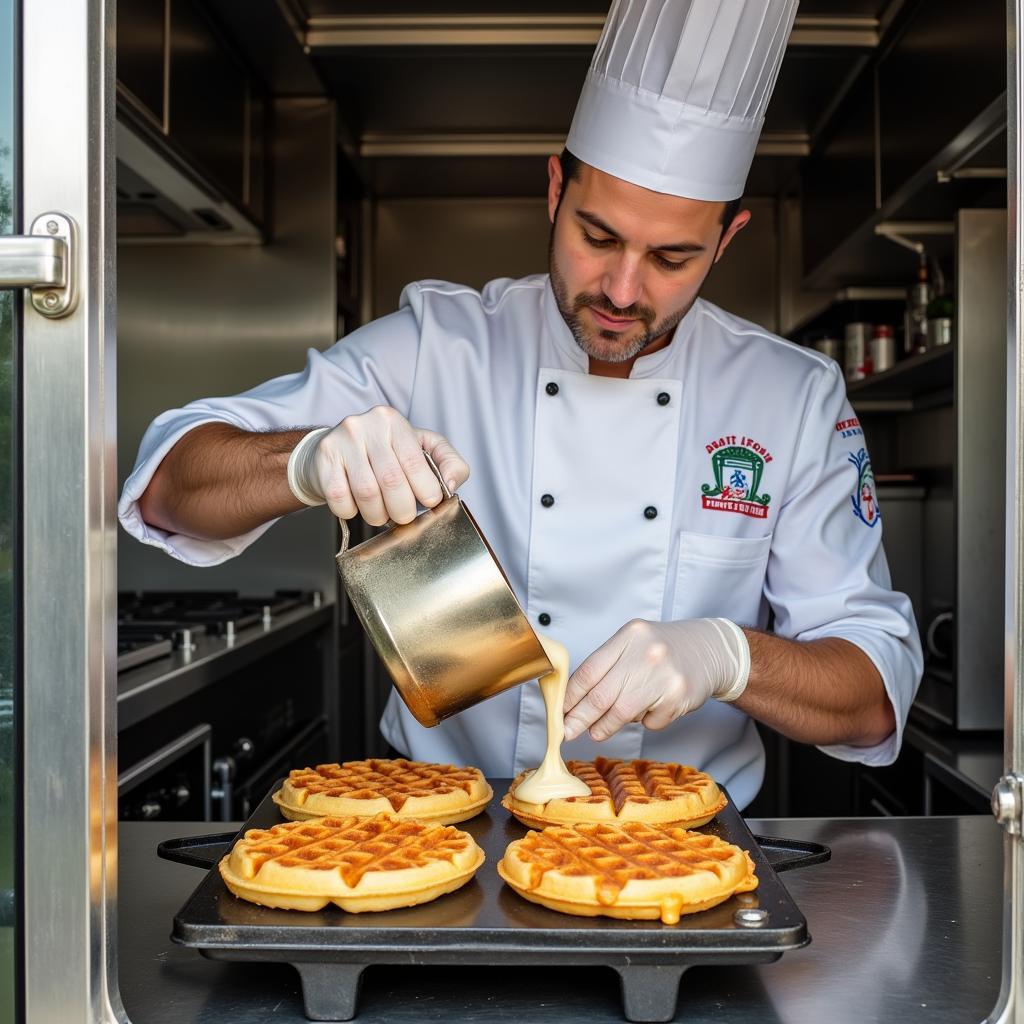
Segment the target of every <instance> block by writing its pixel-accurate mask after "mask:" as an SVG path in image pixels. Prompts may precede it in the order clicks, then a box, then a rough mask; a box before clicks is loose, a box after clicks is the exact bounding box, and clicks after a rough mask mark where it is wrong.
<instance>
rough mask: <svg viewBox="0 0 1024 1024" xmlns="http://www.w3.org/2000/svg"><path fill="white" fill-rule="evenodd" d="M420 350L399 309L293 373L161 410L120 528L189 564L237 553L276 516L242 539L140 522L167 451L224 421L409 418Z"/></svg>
mask: <svg viewBox="0 0 1024 1024" xmlns="http://www.w3.org/2000/svg"><path fill="white" fill-rule="evenodd" d="M418 351H419V328H418V325H417V322H416V318H415V316H414V315H413V313H412V311H411V310H410V309H408V308H403V309H401V310H399V311H398V312H397V313H392V314H391V315H389V316H385V317H382V318H381V319H379V320H375V321H373V322H372V323H370V324H367V325H366V326H365V327H361V328H360V329H359V330H358V331H355V332H353V333H352V334H351V335H349V336H348V337H347V338H344V339H343V340H341V341H339V342H338V343H337V344H336V345H334V346H333V347H331V348H330V349H328V350H327V351H326V352H318V351H317V350H315V349H310V350H309V351H308V353H307V357H306V365H305V368H304V369H302V370H301V371H299V372H298V373H292V374H287V375H286V376H283V377H276V378H275V379H273V380H269V381H267V382H266V383H264V384H260V385H259V386H258V387H255V388H253V389H252V390H250V391H246V392H243V393H242V394H240V395H233V396H230V397H223V398H204V399H201V400H200V401H197V402H190V403H189V404H188V405H186V406H185V407H184V408H182V409H171V410H168V411H167V412H164V413H161V414H160V415H159V416H157V418H156V419H155V420H154V421H153V422H152V423H151V424H150V426H149V429H148V430H147V431H146V433H145V435H144V436H143V438H142V443H141V444H140V445H139V454H138V457H137V459H136V461H135V467H134V469H133V470H132V472H131V474H130V475H129V476H128V479H127V480H126V481H125V484H124V488H123V490H122V492H121V498H120V501H119V502H118V506H117V515H118V519H119V520H120V521H121V525H122V526H123V527H124V528H125V530H126V531H127V532H128V533H130V534H131V535H132V536H133V537H135V538H136V539H138V540H140V541H142V543H143V544H151V545H153V546H155V547H158V548H161V549H162V550H164V551H166V552H167V554H169V555H172V556H174V557H175V558H177V559H179V560H180V561H182V562H185V563H187V564H189V565H196V566H210V565H217V564H219V563H220V562H223V561H225V560H226V559H228V558H232V557H233V556H235V555H237V554H239V553H240V552H242V551H244V550H245V549H246V548H247V547H248V546H249V545H250V544H251V543H252V542H253V541H255V540H256V539H257V538H258V537H259V536H260V535H261V534H263V533H264V532H266V531H267V530H268V529H269V528H270V527H271V526H272V525H273V521H271V522H268V523H264V524H263V525H262V526H260V527H258V528H257V529H255V530H251V531H250V532H249V533H246V534H243V535H242V536H240V537H232V538H230V539H227V540H199V539H197V538H195V537H186V536H184V535H182V534H172V533H167V532H166V531H165V530H159V529H157V528H155V527H153V526H150V525H149V524H148V523H146V522H145V521H144V520H143V518H142V516H141V515H140V513H139V499H140V498H141V497H142V495H143V493H144V492H145V490H146V488H147V487H148V486H149V482H150V480H152V478H153V474H154V473H155V472H156V470H157V467H158V466H159V465H160V463H161V461H162V460H163V458H164V456H165V455H166V454H167V453H168V452H169V451H170V450H171V449H172V448H173V447H174V446H175V445H176V444H177V443H178V441H180V440H181V438H182V437H183V436H184V435H185V434H187V433H188V432H189V431H190V430H193V429H195V428H196V427H198V426H201V425H202V424H204V423H228V424H230V425H231V426H234V427H238V428H239V429H240V430H249V431H272V430H289V429H297V428H303V427H308V428H312V427H315V426H328V425H333V424H336V423H340V422H341V420H343V419H344V418H345V417H346V416H351V415H356V414H358V413H362V412H366V411H367V410H368V409H371V408H373V407H374V406H376V405H390V406H392V407H393V408H395V409H398V411H399V412H401V413H402V414H403V415H408V410H409V406H410V404H411V400H412V389H413V384H414V381H415V374H416V359H417V354H418ZM422 425H423V426H430V424H422Z"/></svg>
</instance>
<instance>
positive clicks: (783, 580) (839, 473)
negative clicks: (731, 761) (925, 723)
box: [765, 366, 922, 765]
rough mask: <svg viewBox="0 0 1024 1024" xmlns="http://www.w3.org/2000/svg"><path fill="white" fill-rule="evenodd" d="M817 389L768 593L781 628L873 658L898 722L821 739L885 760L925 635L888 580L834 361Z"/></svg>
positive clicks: (853, 756) (779, 528)
mask: <svg viewBox="0 0 1024 1024" xmlns="http://www.w3.org/2000/svg"><path fill="white" fill-rule="evenodd" d="M815 391H816V393H815V394H814V396H813V397H812V399H811V401H810V404H809V407H808V409H807V412H806V415H805V419H804V426H803V430H802V433H801V438H800V441H799V444H798V448H797V456H796V459H795V462H794V466H793V472H792V476H791V478H790V483H789V486H788V488H787V492H786V499H785V502H784V503H783V505H782V507H781V508H780V510H779V515H778V521H777V523H776V527H775V531H774V535H773V539H772V547H771V554H770V556H769V561H768V572H767V578H766V584H765V596H766V597H767V599H768V601H769V602H770V604H771V607H772V609H773V611H774V613H775V632H776V633H778V634H779V635H780V636H785V637H790V638H792V639H796V640H816V639H820V638H822V637H840V638H842V639H844V640H847V641H849V642H850V643H853V644H856V645H857V646H858V647H859V648H860V649H861V650H862V651H864V653H865V654H866V655H867V656H868V657H869V658H870V659H871V661H872V662H873V663H874V665H875V667H876V668H877V669H878V672H879V675H880V676H881V677H882V682H883V684H884V686H885V692H886V694H887V695H888V697H889V700H890V701H891V703H892V707H893V711H894V712H895V718H896V728H895V730H894V732H893V733H892V734H891V735H890V736H888V737H887V738H886V739H885V740H883V741H882V742H881V743H879V744H877V745H876V746H872V747H856V746H850V745H845V744H836V745H831V746H822V747H820V748H819V749H820V750H823V751H824V752H825V753H827V754H830V755H831V756H832V757H836V758H838V759H840V760H843V761H859V762H861V763H863V764H866V765H886V764H891V763H892V762H893V761H894V760H895V759H896V756H897V754H899V750H900V744H901V742H902V738H903V728H904V725H905V724H906V720H907V713H908V712H909V710H910V705H911V703H912V701H913V699H914V695H915V693H916V692H917V686H918V683H919V682H920V679H921V666H922V658H921V642H920V637H919V634H918V630H917V624H916V623H915V621H914V612H913V609H912V608H911V605H910V600H909V598H907V597H906V595H904V594H901V593H899V592H897V591H894V590H893V589H892V586H891V581H890V577H889V567H888V564H887V562H886V559H885V552H884V550H883V548H882V535H883V530H884V521H885V510H884V509H879V507H878V503H877V494H876V490H875V484H874V477H873V475H872V470H871V461H870V458H869V456H868V452H867V448H866V446H865V441H864V435H863V432H862V431H861V429H860V424H859V423H858V421H857V418H856V416H855V415H854V413H853V410H852V409H851V407H850V404H849V402H848V401H847V399H846V386H845V383H844V381H843V378H842V376H841V374H840V373H839V370H838V367H836V366H829V367H828V368H827V369H826V370H825V371H824V373H823V376H822V378H821V380H820V382H819V383H818V385H817V387H816V389H815ZM821 685H822V686H828V685H829V680H828V679H826V678H823V679H822V680H821Z"/></svg>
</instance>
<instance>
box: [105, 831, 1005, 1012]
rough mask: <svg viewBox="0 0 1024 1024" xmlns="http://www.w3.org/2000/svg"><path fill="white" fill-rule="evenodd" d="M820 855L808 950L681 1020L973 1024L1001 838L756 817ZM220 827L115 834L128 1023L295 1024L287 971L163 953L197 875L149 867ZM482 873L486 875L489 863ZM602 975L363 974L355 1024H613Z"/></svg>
mask: <svg viewBox="0 0 1024 1024" xmlns="http://www.w3.org/2000/svg"><path fill="white" fill-rule="evenodd" d="M750 825H751V828H752V830H753V831H754V832H757V833H760V834H762V835H770V836H785V837H786V838H791V839H807V840H811V841H813V842H819V843H827V844H828V845H829V846H831V848H832V860H831V861H830V862H829V863H827V864H821V865H817V866H814V867H810V868H805V869H803V870H799V871H792V872H788V873H786V874H784V875H782V876H781V877H782V879H783V881H784V882H785V884H786V886H787V888H788V889H789V891H790V892H791V894H792V895H793V897H794V899H795V900H796V902H797V904H798V905H799V906H800V908H801V910H802V911H803V912H804V914H805V916H806V917H807V921H808V925H809V927H810V931H811V935H812V936H813V941H812V942H811V944H810V946H808V947H806V948H805V949H802V950H796V951H795V952H791V953H787V954H785V955H784V956H783V957H782V959H781V960H779V961H778V962H776V963H774V964H766V965H763V966H755V967H699V968H691V969H690V970H689V971H688V972H686V974H684V975H683V981H682V985H681V988H680V998H679V1014H678V1017H677V1020H686V1021H702V1020H709V1019H712V1018H713V1019H714V1020H715V1021H757V1022H758V1024H767V1022H772V1021H785V1022H801V1024H802V1022H809V1024H819V1022H821V1021H829V1022H830V1024H842V1022H845V1021H850V1022H851V1024H870V1022H874V1021H879V1022H887V1024H888V1022H891V1021H900V1022H904V1021H914V1020H921V1021H927V1022H928V1024H935V1022H944V1021H950V1022H954V1021H955V1022H957V1024H959V1022H962V1021H977V1020H981V1019H983V1018H984V1017H985V1015H986V1014H987V1013H988V1011H989V1010H990V1009H991V1008H992V1007H993V1005H994V1004H995V1000H996V996H997V994H998V991H999V982H1000V956H1001V951H1000V928H1001V912H1002V833H1001V831H1000V830H999V828H998V826H997V825H996V824H995V822H994V821H993V820H992V819H991V818H990V817H988V816H985V815H979V816H977V817H962V818H846V819H835V820H811V819H785V820H783V819H771V820H759V821H755V820H752V821H751V822H750ZM225 827H226V826H225V825H223V824H219V823H218V824H206V825H203V824H180V823H175V824H159V823H156V822H147V823H126V824H123V825H122V826H121V829H120V837H121V838H120V841H121V850H120V857H119V859H120V896H119V899H120V908H121V911H120V918H119V931H120V938H119V944H120V965H121V966H120V983H121V994H122V997H123V1000H124V1005H125V1008H126V1009H127V1011H128V1013H129V1016H130V1017H131V1019H132V1021H133V1022H134V1024H159V1022H165V1021H166V1022H168V1024H171V1022H173V1024H188V1022H192V1021H203V1022H206V1021H209V1022H213V1021H216V1022H218V1024H249V1022H252V1024H256V1022H260V1024H265V1022H266V1021H267V1020H274V1021H304V1020H305V1019H306V1018H305V1016H304V1015H303V1012H302V1000H301V996H300V992H299V982H298V976H297V975H296V973H295V972H294V970H293V969H292V968H291V967H287V966H281V967H276V966H274V965H270V964H226V963H215V962H213V961H210V960H206V959H204V958H203V957H202V956H199V955H198V954H197V953H195V952H194V951H193V950H189V949H184V948H182V947H179V946H176V945H175V944H174V943H172V942H171V941H170V939H169V938H168V935H169V933H170V929H171V919H172V917H173V916H174V914H175V912H176V911H177V910H178V909H179V908H180V906H181V905H182V904H183V903H184V902H185V899H186V897H187V896H188V895H189V893H190V892H191V891H192V889H193V888H194V887H195V885H196V884H197V883H198V882H199V880H200V879H201V877H202V874H201V872H200V871H199V869H197V868H189V867H183V866H181V865H177V864H171V863H169V862H167V861H163V860H160V859H159V858H158V857H157V856H156V844H157V842H159V841H160V840H161V839H168V838H173V837H176V836H185V835H197V834H201V833H203V832H217V831H222V830H223V829H225ZM482 870H488V866H487V865H485V866H484V868H483V869H482ZM617 986H618V982H617V978H616V976H615V974H614V973H613V972H612V971H611V970H610V969H609V970H606V969H602V968H586V967H577V968H572V969H565V970H562V969H556V968H537V969H531V970H530V971H529V974H528V975H527V974H526V972H525V971H524V970H516V969H514V968H506V969H481V968H469V967H463V968H438V967H416V966H409V967H399V968H394V967H392V968H382V967H371V968H369V969H368V970H367V972H366V974H365V975H364V982H363V989H362V996H361V999H360V1004H359V1006H360V1013H359V1017H358V1020H359V1021H364V1022H385V1021H386V1022H388V1024H392V1022H396V1024H397V1022H402V1021H410V1022H411V1021H417V1022H419V1021H433V1020H439V1021H440V1020H443V1021H452V1020H457V1021H459V1022H460V1024H461V1022H475V1021H516V1022H517V1024H521V1022H524V1021H529V1022H531V1024H532V1022H534V1021H567V1022H569V1021H573V1022H575V1021H585V1022H586V1024H596V1022H600V1021H621V1020H622V1009H621V1005H622V1004H621V1001H620V998H619V992H618V987H617Z"/></svg>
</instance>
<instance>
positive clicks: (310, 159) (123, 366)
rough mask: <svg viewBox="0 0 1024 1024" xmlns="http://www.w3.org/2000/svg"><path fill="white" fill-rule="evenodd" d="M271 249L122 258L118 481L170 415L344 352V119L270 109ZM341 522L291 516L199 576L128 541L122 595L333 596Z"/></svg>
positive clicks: (162, 251)
mask: <svg viewBox="0 0 1024 1024" xmlns="http://www.w3.org/2000/svg"><path fill="white" fill-rule="evenodd" d="M273 120H274V141H273V149H272V171H273V173H272V175H271V183H270V184H271V190H272V192H271V195H272V218H273V235H272V239H271V241H270V242H269V243H268V244H267V245H265V246H262V247H258V246H247V247H239V246H228V247H220V246H177V247H170V246H168V247H162V246H158V245H154V246H146V247H137V246H131V247H124V248H122V249H121V259H120V267H119V274H118V303H119V324H118V364H119V366H118V406H119V408H118V437H119V444H118V480H119V481H121V482H123V481H124V479H125V477H126V476H127V475H128V473H129V472H130V471H131V468H132V465H133V464H134V461H135V456H136V452H137V450H138V444H139V441H140V439H141V437H142V434H143V432H144V431H145V429H146V427H147V426H148V425H149V423H150V421H151V420H152V419H153V417H154V416H156V415H158V414H159V413H160V412H162V411H163V410H164V409H167V408H173V407H176V406H180V405H183V404H184V403H186V402H188V401H191V400H193V399H196V398H202V397H205V396H208V395H223V394H234V393H237V392H239V391H243V390H245V389H246V388H249V387H252V386H254V385H256V384H259V383H261V382H262V381H265V380H268V379H269V378H271V377H275V376H278V375H280V374H285V373H291V372H294V371H297V370H301V369H302V367H303V365H304V363H305V356H306V350H307V349H309V348H316V349H325V348H328V347H329V346H330V345H332V344H333V343H334V341H335V328H336V309H335V255H334V229H335V195H334V187H335V185H334V169H335V157H334V153H335V133H334V124H335V110H334V105H333V103H331V102H329V101H326V100H321V99H281V100H277V101H276V102H275V104H274V110H273ZM336 549H337V544H336V542H335V522H334V520H333V519H332V517H331V516H330V515H328V514H327V513H326V511H325V510H323V509H314V510H311V511H307V512H302V513H300V514H298V515H295V516H290V517H286V518H285V519H283V520H282V521H281V522H279V523H277V524H276V525H275V526H274V527H273V528H272V529H271V530H270V531H269V532H268V533H267V534H265V535H264V536H263V537H261V538H260V540H258V541H257V542H256V543H255V544H254V545H253V546H252V547H251V548H249V550H247V551H246V552H244V553H243V554H242V555H240V556H239V557H237V558H234V559H232V560H230V561H229V562H226V563H224V564H223V565H220V566H216V567H213V568H209V569H196V568H192V567H190V566H186V565H182V564H181V563H179V562H176V561H174V560H173V559H171V558H168V557H167V555H165V554H163V553H162V552H160V551H158V550H157V549H156V548H150V547H146V546H144V545H142V544H139V543H137V542H136V541H134V540H131V539H129V538H128V537H127V536H126V535H125V534H124V533H121V544H120V548H119V561H118V586H119V587H120V588H121V589H128V590H133V589H142V588H148V589H158V588H185V589H225V588H226V589H238V590H242V591H248V592H250V593H251V592H257V591H266V590H268V589H273V588H275V587H283V588H307V589H308V588H315V589H319V590H322V591H323V593H324V597H325V599H327V600H333V599H334V594H335V591H336V588H335V579H336V573H335V568H334V558H333V555H334V552H335V550H336Z"/></svg>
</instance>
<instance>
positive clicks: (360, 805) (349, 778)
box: [274, 757, 492, 825]
mask: <svg viewBox="0 0 1024 1024" xmlns="http://www.w3.org/2000/svg"><path fill="white" fill-rule="evenodd" d="M491 795H492V790H491V787H490V786H489V785H488V784H487V780H486V779H485V778H484V777H483V775H482V774H481V772H480V770H479V769H478V768H456V767H455V766H454V765H450V764H426V763H424V762H423V761H407V760H406V759H405V758H404V757H399V758H395V759H393V760H388V759H385V758H370V759H369V760H367V761H346V762H345V763H344V764H319V765H317V766H316V767H315V768H297V769H295V770H294V771H291V772H289V773H288V778H287V779H286V780H285V783H284V785H283V786H282V787H281V788H280V789H279V790H278V791H277V792H276V793H275V794H274V803H275V804H277V806H278V807H279V808H280V809H281V813H282V814H283V815H284V816H285V817H286V818H288V819H289V820H291V821H308V820H309V819H311V818H321V817H323V816H324V815H325V814H332V815H334V816H336V817H346V816H348V815H352V814H355V815H361V816H372V815H374V814H395V815H397V816H398V817H400V818H418V819H419V820H421V821H432V822H435V823H437V824H443V825H452V824H454V823H455V822H457V821H465V820H466V819H467V818H472V817H473V816H474V815H476V814H479V813H480V812H481V811H482V810H483V809H484V808H485V807H486V806H487V803H488V801H489V800H490V799H491Z"/></svg>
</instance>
